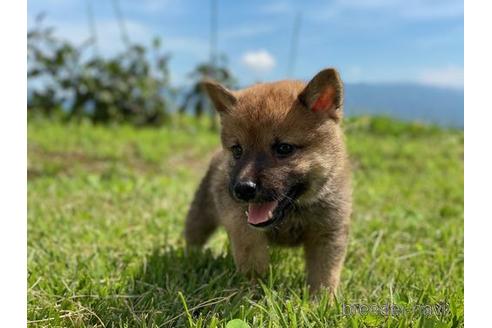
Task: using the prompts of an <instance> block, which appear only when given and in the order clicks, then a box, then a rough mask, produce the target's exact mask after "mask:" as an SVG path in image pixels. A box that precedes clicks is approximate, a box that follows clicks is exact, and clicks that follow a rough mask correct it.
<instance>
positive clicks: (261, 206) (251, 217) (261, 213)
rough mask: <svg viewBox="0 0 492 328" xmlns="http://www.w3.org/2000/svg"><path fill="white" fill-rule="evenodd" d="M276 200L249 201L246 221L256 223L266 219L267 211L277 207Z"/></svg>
mask: <svg viewBox="0 0 492 328" xmlns="http://www.w3.org/2000/svg"><path fill="white" fill-rule="evenodd" d="M277 204H278V201H276V200H275V201H273V202H268V203H250V204H249V208H248V222H249V223H252V224H258V223H262V222H265V221H268V213H269V212H270V211H271V212H272V213H273V210H274V209H275V208H276V207H277Z"/></svg>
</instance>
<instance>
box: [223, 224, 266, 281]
mask: <svg viewBox="0 0 492 328" xmlns="http://www.w3.org/2000/svg"><path fill="white" fill-rule="evenodd" d="M235 221H239V220H237V218H235ZM226 230H227V233H228V234H229V238H230V240H231V246H232V255H233V257H234V262H235V263H236V268H237V270H238V271H239V272H241V273H243V274H245V275H247V276H249V277H255V276H258V275H264V274H265V273H266V272H267V271H268V262H269V254H268V240H267V238H266V236H265V234H264V233H263V232H261V231H260V230H256V229H254V228H252V227H249V226H248V225H247V223H245V222H244V223H243V222H235V224H229V225H226Z"/></svg>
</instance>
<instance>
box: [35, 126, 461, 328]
mask: <svg viewBox="0 0 492 328" xmlns="http://www.w3.org/2000/svg"><path fill="white" fill-rule="evenodd" d="M345 130H346V133H347V143H348V148H349V151H350V156H351V160H352V166H353V174H354V213H353V216H352V231H351V239H350V245H349V249H348V254H347V259H346V265H345V268H344V270H343V273H342V281H341V285H340V291H339V295H338V299H337V300H336V302H335V303H334V304H331V303H329V302H328V300H327V298H326V297H322V298H321V299H318V300H316V301H311V300H310V298H309V295H308V293H307V291H306V286H305V285H304V272H303V265H304V264H303V259H302V250H301V249H272V257H273V259H272V264H271V269H270V274H269V275H268V276H267V277H265V278H264V280H263V281H261V282H260V283H259V284H257V285H253V284H251V283H250V282H249V281H248V280H246V279H245V278H243V277H242V276H240V275H239V274H237V273H235V268H234V264H233V260H232V258H231V255H230V252H229V245H228V240H227V236H226V234H225V232H224V231H223V230H220V231H219V232H218V233H216V234H215V235H214V236H213V238H212V239H211V240H210V242H209V243H208V244H207V247H206V249H205V250H204V251H203V252H199V253H191V254H185V252H184V240H183V236H182V230H183V221H184V217H185V215H186V211H187V208H188V205H189V203H190V201H191V199H192V196H193V192H194V190H195V188H196V186H197V184H198V182H199V180H200V178H201V176H202V174H204V172H205V168H206V166H207V162H208V160H209V159H210V157H211V154H212V152H213V150H214V149H216V148H217V147H218V143H219V139H218V136H217V134H216V133H214V132H212V131H210V130H209V129H208V128H207V127H205V126H204V124H197V123H196V122H194V121H193V120H186V122H176V121H175V122H173V124H172V125H169V126H168V127H165V128H161V129H137V128H132V127H128V126H111V127H102V126H93V125H90V124H80V125H64V124H61V123H53V122H47V121H38V120H31V121H30V122H29V123H28V254H27V257H28V258H27V261H28V291H27V295H28V308H27V315H28V321H29V323H30V324H29V325H30V326H32V327H35V326H39V327H45V326H48V327H59V326H75V327H181V326H192V327H225V326H226V324H227V323H228V322H230V321H231V320H232V319H242V320H243V321H244V322H246V323H247V324H248V325H249V326H250V327H345V326H349V327H380V326H388V327H407V326H413V327H461V326H463V320H464V317H463V316H464V315H463V301H464V297H463V292H464V282H463V262H464V256H463V244H464V243H463V180H464V179H463V132H462V131H457V130H444V129H439V128H437V127H432V126H425V125H419V124H407V123H401V122H397V121H392V120H389V119H385V118H372V119H370V118H366V117H361V118H356V119H350V120H348V121H347V122H346V123H345ZM385 306H387V307H385ZM388 309H393V312H392V313H389V314H388ZM378 312H379V313H378ZM235 323H237V321H236V322H235ZM228 327H241V325H240V324H233V323H230V324H229V325H228Z"/></svg>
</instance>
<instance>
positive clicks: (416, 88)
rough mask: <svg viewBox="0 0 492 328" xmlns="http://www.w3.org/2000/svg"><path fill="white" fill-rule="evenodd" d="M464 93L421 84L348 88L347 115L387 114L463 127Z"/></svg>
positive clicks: (346, 97)
mask: <svg viewBox="0 0 492 328" xmlns="http://www.w3.org/2000/svg"><path fill="white" fill-rule="evenodd" d="M463 108H464V95H463V90H455V89H444V88H437V87H429V86H423V85H418V84H364V83H356V84H350V83H347V84H346V85H345V113H346V115H347V116H352V115H361V114H369V115H374V114H378V115H388V116H391V117H395V118H399V119H403V120H409V121H421V122H431V123H436V124H439V125H442V126H450V127H457V128H462V127H463V120H464V114H463Z"/></svg>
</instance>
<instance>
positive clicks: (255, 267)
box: [185, 69, 351, 292]
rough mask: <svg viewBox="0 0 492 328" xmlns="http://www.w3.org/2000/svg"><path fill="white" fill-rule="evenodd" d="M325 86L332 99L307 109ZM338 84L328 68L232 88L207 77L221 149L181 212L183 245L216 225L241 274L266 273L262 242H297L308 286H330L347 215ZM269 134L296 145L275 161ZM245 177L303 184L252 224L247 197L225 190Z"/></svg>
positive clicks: (272, 184) (280, 185)
mask: <svg viewBox="0 0 492 328" xmlns="http://www.w3.org/2000/svg"><path fill="white" fill-rule="evenodd" d="M326 87H330V88H332V89H333V90H336V91H337V93H336V95H335V98H333V99H332V100H333V101H332V102H330V104H331V103H333V104H334V105H333V107H331V108H327V109H326V110H325V111H324V112H321V113H318V112H317V113H313V112H312V111H311V110H310V106H312V104H313V103H314V101H316V99H317V98H318V97H319V95H321V94H323V90H326ZM342 87H343V86H342V84H341V81H340V80H339V76H338V73H337V72H336V71H335V70H333V69H328V70H324V71H322V72H321V73H319V74H318V75H317V76H316V77H315V78H313V80H311V82H310V83H309V84H308V86H307V87H306V84H304V83H302V82H299V81H280V82H275V83H265V84H257V85H254V86H252V87H249V88H247V89H243V90H240V91H236V92H232V91H227V90H226V89H224V88H223V87H219V88H217V84H214V83H213V82H208V84H206V85H205V88H206V89H207V91H208V92H209V94H211V99H212V100H213V102H214V104H215V106H216V108H217V109H218V111H219V112H220V114H221V123H222V131H221V140H222V145H223V149H222V150H221V151H219V152H218V153H217V154H216V155H215V156H214V158H213V160H212V162H211V164H210V167H209V169H208V172H207V174H206V176H205V177H204V179H203V180H202V183H201V184H200V187H199V188H198V190H197V193H196V195H195V199H194V201H193V203H192V205H191V208H190V211H189V213H188V216H187V219H186V228H185V237H186V241H187V244H188V245H195V246H201V245H203V244H204V243H205V241H206V240H207V238H208V237H209V236H210V234H211V233H212V232H213V231H214V229H215V228H216V227H217V226H218V225H222V226H224V227H225V229H226V231H227V233H228V235H229V238H230V240H231V245H232V254H233V257H234V260H235V263H236V266H237V268H238V270H239V271H240V272H243V273H246V274H255V273H256V274H263V273H265V272H266V271H267V269H268V246H269V245H285V246H298V245H302V246H303V247H304V250H305V259H306V270H307V282H308V284H309V286H310V288H311V290H312V291H318V290H319V289H320V288H321V287H325V288H328V289H329V290H330V291H331V292H335V290H336V288H337V285H338V283H339V279H340V271H341V269H342V265H343V260H344V257H345V252H346V245H347V235H348V230H349V221H350V214H351V187H350V170H349V162H348V158H347V155H346V151H345V146H344V140H343V133H342V129H341V127H340V120H341V114H342V106H343V88H342ZM324 88H325V89H324ZM325 94H326V93H325ZM275 140H280V141H281V142H287V143H291V144H295V145H299V146H301V147H300V148H299V149H298V150H296V151H295V153H293V154H292V155H291V156H290V157H288V158H283V159H279V158H276V157H275V156H274V155H273V154H272V143H274V142H275ZM237 143H240V144H241V145H242V147H243V148H244V155H243V157H242V158H241V159H240V160H236V159H234V158H233V157H232V155H231V151H230V147H231V146H233V145H234V144H237ZM245 176H248V177H249V176H251V177H254V178H255V179H257V180H258V181H261V184H262V186H264V187H265V188H270V189H272V190H277V191H278V192H279V193H282V192H285V191H286V190H287V188H288V187H289V183H290V184H292V183H294V182H295V183H297V182H303V183H305V184H306V185H307V186H308V187H307V188H306V190H305V191H304V193H303V194H301V195H300V196H299V198H297V199H296V200H295V206H294V207H293V208H292V210H291V211H289V212H288V214H287V215H286V216H285V217H284V218H283V220H282V221H281V222H280V223H279V224H278V225H276V226H273V227H272V228H269V229H257V228H255V227H252V226H250V225H249V224H248V223H247V218H246V216H245V214H244V212H245V211H246V210H247V208H248V207H247V206H248V205H247V203H242V202H239V201H238V200H236V199H235V198H234V197H232V196H231V192H230V190H229V186H230V183H231V179H234V178H238V177H239V178H242V177H245ZM293 181H294V182H293Z"/></svg>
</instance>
